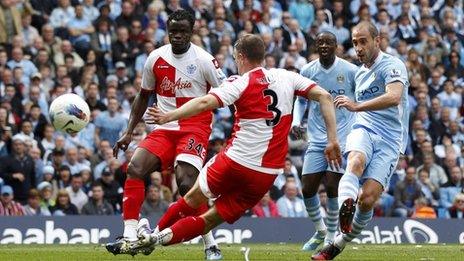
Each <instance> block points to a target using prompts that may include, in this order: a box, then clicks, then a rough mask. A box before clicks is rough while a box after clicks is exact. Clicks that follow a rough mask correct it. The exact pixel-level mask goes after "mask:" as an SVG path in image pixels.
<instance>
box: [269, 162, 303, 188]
mask: <svg viewBox="0 0 464 261" xmlns="http://www.w3.org/2000/svg"><path fill="white" fill-rule="evenodd" d="M288 178H292V179H293V181H294V182H295V184H296V186H297V190H298V195H303V194H302V186H301V181H300V178H299V177H298V171H297V169H296V168H295V166H294V165H293V163H292V160H291V159H289V158H287V159H285V165H284V170H283V172H282V174H280V175H279V176H277V178H276V179H275V181H274V185H275V186H276V187H277V188H278V189H279V190H281V191H284V190H285V184H286V183H287V181H288Z"/></svg>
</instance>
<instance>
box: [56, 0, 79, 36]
mask: <svg viewBox="0 0 464 261" xmlns="http://www.w3.org/2000/svg"><path fill="white" fill-rule="evenodd" d="M74 16H75V13H74V7H72V6H71V1H70V0H58V6H57V7H55V9H53V11H52V13H51V15H50V23H51V25H52V26H53V28H55V30H56V31H57V32H58V35H59V36H61V37H63V38H66V37H67V34H66V30H67V28H66V26H67V25H68V23H69V21H70V20H71V19H72V18H74Z"/></svg>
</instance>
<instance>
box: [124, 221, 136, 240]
mask: <svg viewBox="0 0 464 261" xmlns="http://www.w3.org/2000/svg"><path fill="white" fill-rule="evenodd" d="M138 223H139V222H138V220H136V219H127V220H124V234H123V236H124V237H126V238H128V239H129V240H136V239H137V224H138Z"/></svg>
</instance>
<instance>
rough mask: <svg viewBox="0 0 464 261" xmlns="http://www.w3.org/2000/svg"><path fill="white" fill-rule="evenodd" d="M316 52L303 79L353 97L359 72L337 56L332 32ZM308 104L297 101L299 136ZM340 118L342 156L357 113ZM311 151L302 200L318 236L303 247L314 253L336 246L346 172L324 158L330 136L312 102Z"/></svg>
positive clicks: (319, 42)
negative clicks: (323, 208)
mask: <svg viewBox="0 0 464 261" xmlns="http://www.w3.org/2000/svg"><path fill="white" fill-rule="evenodd" d="M316 48H317V52H318V54H319V59H317V60H315V61H312V62H310V63H309V64H307V65H305V66H304V67H303V69H302V70H301V75H303V76H305V77H308V78H309V79H312V80H313V81H315V82H317V83H318V84H319V86H321V87H322V88H324V89H326V90H327V91H328V92H329V93H330V94H332V96H333V97H337V96H339V95H346V96H347V97H350V98H351V99H352V98H353V97H354V87H355V84H354V75H355V74H356V71H357V70H358V67H356V66H355V65H354V64H352V63H349V62H347V61H345V60H343V59H341V58H338V57H337V56H335V50H336V49H337V38H336V37H335V35H334V34H332V33H330V32H321V33H319V34H318V35H317V37H316ZM307 103H308V102H307V100H306V99H303V98H298V99H297V100H296V101H295V109H294V114H293V123H292V126H293V127H292V131H293V132H294V133H295V134H297V136H299V135H298V134H299V132H300V130H302V129H301V127H300V125H301V120H302V118H303V116H304V114H305V109H306V107H307ZM335 113H336V117H337V135H338V138H339V140H340V147H341V150H342V152H343V151H344V149H345V140H346V136H347V135H348V133H349V132H350V130H351V125H352V123H353V120H354V113H352V112H350V111H348V110H347V109H345V108H340V109H337V110H336V111H335ZM308 141H309V144H308V149H307V150H306V154H305V157H304V164H303V171H302V176H303V177H302V183H303V196H304V202H305V205H306V210H307V211H308V215H309V218H310V219H311V220H312V221H313V223H314V225H315V227H316V233H314V235H313V236H312V237H311V239H309V240H308V242H306V244H304V246H303V250H304V251H313V250H316V248H317V247H318V246H319V245H320V244H321V243H322V242H324V245H326V244H330V243H332V242H333V240H334V237H335V232H336V231H337V228H338V202H337V197H338V182H339V181H340V178H341V177H342V174H343V172H344V170H343V168H340V169H338V170H337V169H333V168H331V167H330V165H329V164H328V162H327V161H326V159H325V157H324V148H325V146H326V145H327V133H326V129H325V125H324V119H323V118H322V115H321V109H320V105H319V103H317V102H310V103H309V109H308ZM323 178H325V188H326V191H327V197H328V200H327V207H328V209H327V222H326V223H324V220H323V219H322V216H321V212H320V207H321V203H320V201H319V195H318V194H317V192H318V189H319V185H320V184H321V181H322V180H323Z"/></svg>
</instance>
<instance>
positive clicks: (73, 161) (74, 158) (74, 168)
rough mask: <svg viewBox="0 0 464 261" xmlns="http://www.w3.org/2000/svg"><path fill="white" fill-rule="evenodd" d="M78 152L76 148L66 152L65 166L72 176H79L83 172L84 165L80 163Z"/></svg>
mask: <svg viewBox="0 0 464 261" xmlns="http://www.w3.org/2000/svg"><path fill="white" fill-rule="evenodd" d="M78 157H79V155H78V151H77V148H76V147H70V148H68V149H67V150H66V160H65V161H64V163H63V165H65V166H68V167H69V169H70V170H71V175H74V174H77V173H79V172H80V171H81V169H82V166H83V164H82V163H79V161H78V159H79V158H78Z"/></svg>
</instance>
